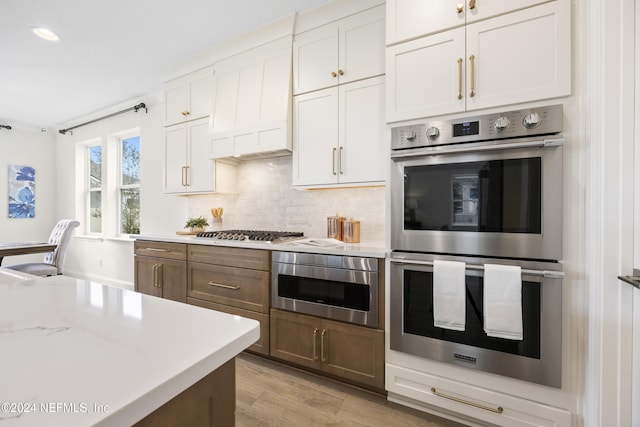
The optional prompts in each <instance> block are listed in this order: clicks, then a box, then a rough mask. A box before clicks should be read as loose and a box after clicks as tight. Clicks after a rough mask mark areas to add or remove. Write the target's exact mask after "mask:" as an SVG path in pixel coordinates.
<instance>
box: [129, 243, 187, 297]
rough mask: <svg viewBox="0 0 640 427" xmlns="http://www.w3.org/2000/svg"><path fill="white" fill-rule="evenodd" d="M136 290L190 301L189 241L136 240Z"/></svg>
mask: <svg viewBox="0 0 640 427" xmlns="http://www.w3.org/2000/svg"><path fill="white" fill-rule="evenodd" d="M134 251H135V265H134V270H135V290H136V291H138V292H141V293H143V294H147V295H153V296H157V297H161V298H166V299H170V300H174V301H180V302H187V287H186V281H187V245H184V244H179V243H162V242H149V241H140V240H136V242H135V244H134Z"/></svg>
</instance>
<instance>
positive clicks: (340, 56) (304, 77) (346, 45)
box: [293, 5, 385, 94]
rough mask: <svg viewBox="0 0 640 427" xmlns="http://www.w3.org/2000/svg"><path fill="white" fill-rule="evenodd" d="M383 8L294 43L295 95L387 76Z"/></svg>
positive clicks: (307, 33) (299, 36)
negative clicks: (385, 74)
mask: <svg viewBox="0 0 640 427" xmlns="http://www.w3.org/2000/svg"><path fill="white" fill-rule="evenodd" d="M384 28H385V9H384V6H383V5H380V6H377V7H374V8H372V9H369V10H366V11H364V12H360V13H357V14H355V15H352V16H350V17H347V18H344V19H341V20H339V21H336V22H333V23H331V24H327V25H324V26H322V27H318V28H315V29H312V30H309V31H305V32H303V33H300V34H297V35H296V36H295V39H294V42H293V69H294V73H293V75H294V80H293V93H294V94H301V93H305V92H309V91H313V90H318V89H323V88H327V87H331V86H335V85H338V84H343V83H348V82H353V81H356V80H361V79H364V78H368V77H373V76H379V75H382V74H384V73H385V63H384V38H385V30H384Z"/></svg>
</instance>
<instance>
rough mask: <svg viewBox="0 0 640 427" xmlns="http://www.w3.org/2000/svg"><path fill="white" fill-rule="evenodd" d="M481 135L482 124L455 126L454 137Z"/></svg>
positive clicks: (477, 122) (457, 124) (468, 123)
mask: <svg viewBox="0 0 640 427" xmlns="http://www.w3.org/2000/svg"><path fill="white" fill-rule="evenodd" d="M479 133H480V122H479V121H475V122H462V123H454V124H453V136H454V137H455V136H467V135H478V134H479Z"/></svg>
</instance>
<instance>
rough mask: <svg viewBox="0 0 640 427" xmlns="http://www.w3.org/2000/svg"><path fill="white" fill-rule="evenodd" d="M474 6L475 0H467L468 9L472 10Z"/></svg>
mask: <svg viewBox="0 0 640 427" xmlns="http://www.w3.org/2000/svg"><path fill="white" fill-rule="evenodd" d="M475 8H476V0H469V9H470V10H473V9H475Z"/></svg>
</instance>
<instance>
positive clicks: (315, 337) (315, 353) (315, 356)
mask: <svg viewBox="0 0 640 427" xmlns="http://www.w3.org/2000/svg"><path fill="white" fill-rule="evenodd" d="M317 340H318V328H315V329H314V330H313V360H318V346H317V344H316V341H317Z"/></svg>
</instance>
